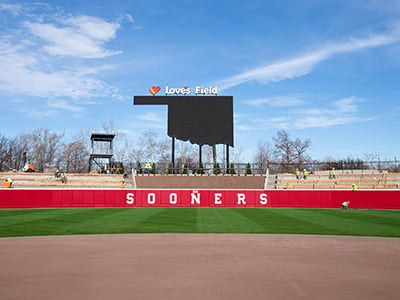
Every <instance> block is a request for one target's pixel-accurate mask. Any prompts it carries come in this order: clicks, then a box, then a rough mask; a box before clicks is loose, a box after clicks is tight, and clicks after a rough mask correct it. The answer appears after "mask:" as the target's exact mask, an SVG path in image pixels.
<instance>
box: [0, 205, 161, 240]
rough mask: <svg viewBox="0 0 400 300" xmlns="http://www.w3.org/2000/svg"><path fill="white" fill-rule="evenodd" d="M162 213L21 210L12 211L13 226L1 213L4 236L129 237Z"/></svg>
mask: <svg viewBox="0 0 400 300" xmlns="http://www.w3.org/2000/svg"><path fill="white" fill-rule="evenodd" d="M159 210H162V208H155V209H147V210H142V211H138V210H136V209H127V208H60V209H18V210H12V212H13V213H14V214H15V220H14V222H10V218H12V216H10V215H9V214H7V213H6V215H7V217H5V218H3V214H2V211H1V210H0V236H25V235H65V234H95V233H97V234H99V233H125V232H130V230H131V229H132V226H133V225H134V224H135V223H139V222H140V221H142V220H143V219H146V218H148V217H150V216H151V215H152V214H156V213H157V212H158V211H159ZM26 211H31V212H32V214H26Z"/></svg>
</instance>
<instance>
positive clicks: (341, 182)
mask: <svg viewBox="0 0 400 300" xmlns="http://www.w3.org/2000/svg"><path fill="white" fill-rule="evenodd" d="M8 177H10V178H12V180H13V185H12V188H15V189H120V188H121V183H122V181H124V182H125V188H127V189H131V188H139V189H236V190H238V189H271V190H272V189H276V190H299V189H302V190H315V189H321V190H324V189H325V190H329V189H336V190H350V189H351V186H352V184H353V183H354V184H356V185H357V189H366V190H375V189H400V173H350V172H348V173H346V172H343V173H340V174H337V175H336V179H329V175H328V173H326V172H325V173H323V172H321V173H317V174H310V175H309V176H308V178H307V179H300V180H299V179H296V177H295V175H294V174H274V175H269V176H268V177H266V176H265V175H248V176H245V175H240V176H239V175H223V174H220V175H208V174H206V175H174V174H170V175H166V174H164V175H160V174H156V175H152V174H140V175H136V176H134V177H132V176H131V175H129V176H128V178H124V177H123V175H121V174H92V173H90V174H88V173H84V174H78V173H68V174H67V183H65V184H63V183H62V182H61V179H60V178H55V177H54V174H53V173H23V172H4V173H0V180H1V181H3V180H5V179H6V178H8Z"/></svg>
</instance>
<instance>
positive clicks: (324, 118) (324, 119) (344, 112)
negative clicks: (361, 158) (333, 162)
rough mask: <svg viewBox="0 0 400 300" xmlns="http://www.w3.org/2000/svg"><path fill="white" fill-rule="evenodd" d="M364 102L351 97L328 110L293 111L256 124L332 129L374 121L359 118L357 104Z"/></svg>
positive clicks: (370, 118) (276, 126)
mask: <svg viewBox="0 0 400 300" xmlns="http://www.w3.org/2000/svg"><path fill="white" fill-rule="evenodd" d="M362 101H363V100H362V99H359V98H356V97H349V98H344V99H340V100H337V101H335V102H333V103H332V104H331V106H330V107H327V108H320V107H318V108H315V107H312V108H306V109H300V110H292V111H289V112H287V114H285V115H282V116H278V117H273V118H268V119H255V120H254V122H255V123H257V124H263V125H264V126H265V124H268V128H278V129H289V128H295V129H305V128H321V127H332V126H337V125H344V124H350V123H355V122H366V121H370V120H373V119H374V118H372V117H368V118H363V117H360V116H359V106H358V104H357V103H359V102H362ZM294 116H295V117H294Z"/></svg>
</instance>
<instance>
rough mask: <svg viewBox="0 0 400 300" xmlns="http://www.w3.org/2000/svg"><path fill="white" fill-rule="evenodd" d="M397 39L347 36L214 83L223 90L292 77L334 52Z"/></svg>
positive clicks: (311, 68)
mask: <svg viewBox="0 0 400 300" xmlns="http://www.w3.org/2000/svg"><path fill="white" fill-rule="evenodd" d="M398 40H399V35H398V34H393V35H374V36H370V37H368V38H365V39H349V40H347V41H344V42H340V43H330V44H328V45H326V46H323V47H321V48H319V49H317V50H315V51H313V52H310V53H306V54H303V55H301V56H298V57H295V58H290V59H287V60H283V61H278V62H275V63H272V64H268V65H265V66H261V67H258V68H255V69H252V70H249V71H246V72H243V73H241V74H238V75H235V76H232V77H229V78H227V79H224V80H221V81H220V82H219V83H218V85H219V87H220V88H221V89H227V88H230V87H234V86H237V85H239V84H242V83H245V82H249V81H257V82H259V83H262V84H266V83H269V82H277V81H281V80H286V79H292V78H296V77H300V76H304V75H306V74H308V73H310V72H311V71H312V70H313V68H315V66H316V65H318V64H319V63H321V62H323V61H325V60H327V59H329V58H331V57H333V56H335V55H338V54H342V53H350V52H356V51H360V50H363V49H367V48H371V47H379V46H384V45H388V44H392V43H394V42H396V41H398Z"/></svg>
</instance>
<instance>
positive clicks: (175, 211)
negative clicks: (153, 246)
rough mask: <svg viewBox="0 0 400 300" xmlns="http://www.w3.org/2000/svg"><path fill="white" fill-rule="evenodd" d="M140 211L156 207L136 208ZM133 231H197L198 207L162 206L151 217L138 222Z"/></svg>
mask: <svg viewBox="0 0 400 300" xmlns="http://www.w3.org/2000/svg"><path fill="white" fill-rule="evenodd" d="M134 209H138V210H140V211H142V210H143V211H146V210H148V209H150V210H152V209H154V208H134ZM131 232H135V233H167V232H174V233H196V232H197V209H196V208H195V209H193V208H183V207H182V208H178V207H177V208H162V209H161V210H160V211H158V212H157V213H156V214H153V215H151V217H149V218H146V219H144V220H142V221H141V222H138V223H137V224H136V225H135V227H134V228H132V231H131Z"/></svg>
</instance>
